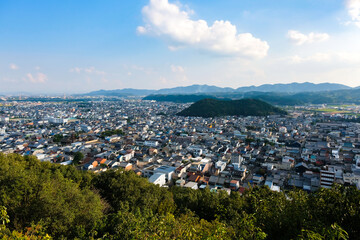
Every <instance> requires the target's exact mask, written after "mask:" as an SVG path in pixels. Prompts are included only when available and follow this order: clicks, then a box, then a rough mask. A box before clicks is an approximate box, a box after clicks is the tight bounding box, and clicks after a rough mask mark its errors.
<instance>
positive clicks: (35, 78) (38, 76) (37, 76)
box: [26, 73, 48, 83]
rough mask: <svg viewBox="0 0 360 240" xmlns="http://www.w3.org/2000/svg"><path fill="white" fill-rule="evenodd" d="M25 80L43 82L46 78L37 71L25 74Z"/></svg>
mask: <svg viewBox="0 0 360 240" xmlns="http://www.w3.org/2000/svg"><path fill="white" fill-rule="evenodd" d="M26 77H27V80H28V81H30V82H31V83H45V82H46V81H47V80H48V78H47V76H46V75H45V74H44V73H37V74H35V75H32V74H31V73H28V74H26Z"/></svg>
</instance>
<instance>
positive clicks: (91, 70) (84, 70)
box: [70, 67, 106, 75]
mask: <svg viewBox="0 0 360 240" xmlns="http://www.w3.org/2000/svg"><path fill="white" fill-rule="evenodd" d="M70 72H74V73H87V74H96V75H106V72H104V71H99V70H97V69H96V68H95V67H89V68H79V67H74V68H71V69H70Z"/></svg>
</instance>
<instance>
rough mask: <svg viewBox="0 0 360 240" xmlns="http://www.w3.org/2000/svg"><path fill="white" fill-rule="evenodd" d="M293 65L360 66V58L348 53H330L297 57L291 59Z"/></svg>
mask: <svg viewBox="0 0 360 240" xmlns="http://www.w3.org/2000/svg"><path fill="white" fill-rule="evenodd" d="M290 62H291V63H306V62H312V63H327V64H328V63H337V64H339V63H345V64H358V63H360V57H359V56H358V55H357V54H354V53H348V52H329V53H320V52H319V53H315V54H313V55H309V56H306V57H302V56H299V55H295V56H292V57H290Z"/></svg>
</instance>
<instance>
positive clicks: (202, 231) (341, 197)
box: [0, 154, 360, 239]
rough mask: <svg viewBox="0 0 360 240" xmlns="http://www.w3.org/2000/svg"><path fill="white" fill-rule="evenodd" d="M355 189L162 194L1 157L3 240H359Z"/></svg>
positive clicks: (145, 186)
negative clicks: (307, 191) (312, 191)
mask: <svg viewBox="0 0 360 240" xmlns="http://www.w3.org/2000/svg"><path fill="white" fill-rule="evenodd" d="M359 203H360V191H358V190H357V189H356V188H354V187H344V186H334V187H333V188H332V189H320V190H319V191H317V192H314V193H306V192H303V191H301V190H292V191H288V192H284V193H283V192H282V193H278V192H273V191H271V190H270V189H269V188H268V187H255V188H252V189H249V190H247V191H245V192H244V194H243V195H240V194H239V193H238V192H232V193H231V194H230V195H228V194H227V193H226V192H225V191H219V192H218V193H214V192H211V191H210V190H209V189H207V188H206V189H204V190H192V189H188V188H180V187H176V186H174V187H171V188H161V187H159V186H156V185H153V184H151V183H149V182H148V181H147V179H144V178H141V177H139V176H137V175H136V174H135V173H133V172H131V171H122V170H117V171H106V172H104V173H101V174H93V173H91V172H87V171H80V170H77V169H76V168H75V167H74V166H61V165H58V164H51V163H47V162H40V161H39V160H37V159H36V158H34V157H22V156H19V155H16V154H10V155H4V154H0V237H1V238H2V239H19V238H21V239H51V238H54V239H74V238H77V239H358V236H360V229H359V226H360V206H359Z"/></svg>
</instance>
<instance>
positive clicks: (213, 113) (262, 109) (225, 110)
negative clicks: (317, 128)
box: [178, 99, 286, 117]
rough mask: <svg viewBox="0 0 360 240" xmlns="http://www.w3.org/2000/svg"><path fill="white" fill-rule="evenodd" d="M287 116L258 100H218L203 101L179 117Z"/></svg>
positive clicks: (185, 110) (276, 108) (283, 112)
mask: <svg viewBox="0 0 360 240" xmlns="http://www.w3.org/2000/svg"><path fill="white" fill-rule="evenodd" d="M276 114H281V115H284V114H286V111H284V110H282V109H280V108H278V107H275V106H272V105H270V104H269V103H266V102H263V101H261V100H258V99H240V100H230V101H228V100H218V99H203V100H200V101H197V102H195V103H194V104H192V105H191V106H190V107H188V108H186V109H184V110H183V111H181V112H180V113H178V115H179V116H190V117H220V116H268V115H276Z"/></svg>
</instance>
